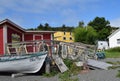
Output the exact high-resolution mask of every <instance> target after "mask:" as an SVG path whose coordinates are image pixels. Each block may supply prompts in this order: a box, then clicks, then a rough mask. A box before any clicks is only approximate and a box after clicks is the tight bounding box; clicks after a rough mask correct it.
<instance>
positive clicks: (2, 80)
mask: <svg viewBox="0 0 120 81" xmlns="http://www.w3.org/2000/svg"><path fill="white" fill-rule="evenodd" d="M101 61H111V62H116V61H120V58H118V59H114V58H108V59H104V60H101ZM118 70H120V68H117V69H110V70H99V69H95V70H90V71H89V72H87V73H82V74H79V75H77V76H75V77H77V78H79V81H120V78H117V77H116V75H117V73H118ZM0 81H59V79H58V75H56V76H54V77H50V78H47V77H43V76H40V75H22V76H18V77H15V78H12V77H11V75H10V74H2V73H0Z"/></svg>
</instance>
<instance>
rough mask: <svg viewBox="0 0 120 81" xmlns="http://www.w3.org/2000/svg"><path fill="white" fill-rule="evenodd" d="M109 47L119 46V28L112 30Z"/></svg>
mask: <svg viewBox="0 0 120 81" xmlns="http://www.w3.org/2000/svg"><path fill="white" fill-rule="evenodd" d="M108 39H109V48H113V47H119V46H120V28H119V29H118V30H116V31H115V32H113V33H112V34H111V35H110V36H109V37H108Z"/></svg>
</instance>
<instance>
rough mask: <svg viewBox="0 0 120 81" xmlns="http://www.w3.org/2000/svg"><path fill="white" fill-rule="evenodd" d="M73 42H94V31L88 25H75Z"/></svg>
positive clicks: (95, 36)
mask: <svg viewBox="0 0 120 81" xmlns="http://www.w3.org/2000/svg"><path fill="white" fill-rule="evenodd" d="M74 39H75V42H82V43H86V44H94V43H95V41H96V39H97V33H96V31H95V30H94V29H93V28H92V27H90V26H87V27H77V28H75V29H74Z"/></svg>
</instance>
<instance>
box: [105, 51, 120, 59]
mask: <svg viewBox="0 0 120 81" xmlns="http://www.w3.org/2000/svg"><path fill="white" fill-rule="evenodd" d="M105 56H106V58H120V52H114V51H113V52H111V51H110V52H109V51H105Z"/></svg>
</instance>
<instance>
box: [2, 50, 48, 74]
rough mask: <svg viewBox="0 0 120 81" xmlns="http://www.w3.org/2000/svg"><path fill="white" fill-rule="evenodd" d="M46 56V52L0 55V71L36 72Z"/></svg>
mask: <svg viewBox="0 0 120 81" xmlns="http://www.w3.org/2000/svg"><path fill="white" fill-rule="evenodd" d="M46 56H47V52H38V53H34V54H23V55H5V56H1V57H0V72H15V73H36V72H38V71H39V70H40V69H41V67H42V65H43V63H44V61H45V58H46Z"/></svg>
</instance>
